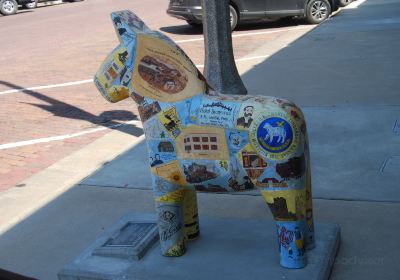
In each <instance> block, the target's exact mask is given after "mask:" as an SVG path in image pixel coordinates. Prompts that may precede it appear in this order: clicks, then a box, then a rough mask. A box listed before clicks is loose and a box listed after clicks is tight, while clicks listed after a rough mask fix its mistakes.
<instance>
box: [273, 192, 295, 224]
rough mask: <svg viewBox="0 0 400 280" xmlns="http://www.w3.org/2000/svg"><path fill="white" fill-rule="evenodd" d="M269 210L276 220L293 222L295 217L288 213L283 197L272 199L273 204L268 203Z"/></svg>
mask: <svg viewBox="0 0 400 280" xmlns="http://www.w3.org/2000/svg"><path fill="white" fill-rule="evenodd" d="M267 204H268V206H269V209H270V210H271V212H272V214H273V215H274V217H275V219H277V220H295V217H296V215H295V214H294V213H291V212H289V210H288V206H287V203H286V199H285V198H284V197H274V202H273V203H268V202H267Z"/></svg>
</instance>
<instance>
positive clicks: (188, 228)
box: [183, 187, 200, 240]
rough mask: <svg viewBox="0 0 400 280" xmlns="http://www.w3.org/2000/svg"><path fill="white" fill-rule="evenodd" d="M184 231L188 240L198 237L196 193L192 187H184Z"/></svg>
mask: <svg viewBox="0 0 400 280" xmlns="http://www.w3.org/2000/svg"><path fill="white" fill-rule="evenodd" d="M183 208H184V222H185V232H186V236H187V238H188V239H189V240H193V239H197V238H199V237H200V227H199V214H198V210H197V194H196V190H195V189H194V188H192V187H186V189H185V197H184V201H183Z"/></svg>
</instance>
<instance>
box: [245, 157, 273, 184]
mask: <svg viewBox="0 0 400 280" xmlns="http://www.w3.org/2000/svg"><path fill="white" fill-rule="evenodd" d="M242 162H243V167H244V169H245V170H246V172H247V174H248V175H249V177H250V178H252V179H257V178H258V177H260V176H261V174H262V173H263V172H264V170H265V168H266V167H267V163H266V162H265V161H264V160H263V159H262V157H260V156H259V155H258V154H257V153H256V152H242Z"/></svg>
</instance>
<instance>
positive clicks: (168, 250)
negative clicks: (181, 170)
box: [153, 175, 187, 257]
mask: <svg viewBox="0 0 400 280" xmlns="http://www.w3.org/2000/svg"><path fill="white" fill-rule="evenodd" d="M153 189H154V194H155V205H156V211H157V225H158V231H159V235H160V246H161V253H162V254H163V255H164V256H167V257H179V256H182V255H183V254H185V252H186V240H187V235H186V231H185V221H184V200H185V192H186V188H185V187H184V186H181V185H176V184H172V183H170V182H168V181H166V180H164V179H162V178H160V177H158V176H155V175H153Z"/></svg>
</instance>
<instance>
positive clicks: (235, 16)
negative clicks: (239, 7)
mask: <svg viewBox="0 0 400 280" xmlns="http://www.w3.org/2000/svg"><path fill="white" fill-rule="evenodd" d="M229 13H230V21H231V30H234V29H235V28H236V26H237V25H238V23H239V17H238V14H237V12H236V10H235V8H234V7H233V6H231V5H229Z"/></svg>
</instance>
